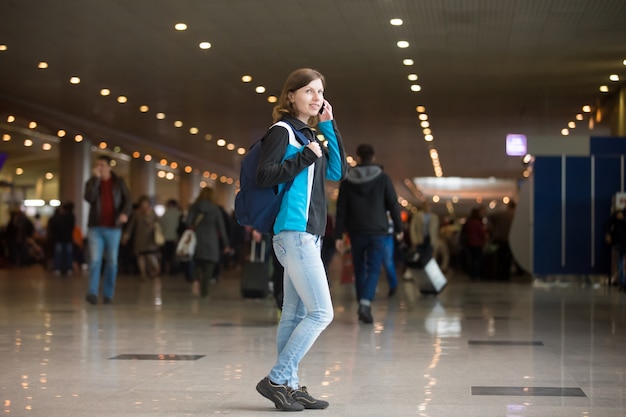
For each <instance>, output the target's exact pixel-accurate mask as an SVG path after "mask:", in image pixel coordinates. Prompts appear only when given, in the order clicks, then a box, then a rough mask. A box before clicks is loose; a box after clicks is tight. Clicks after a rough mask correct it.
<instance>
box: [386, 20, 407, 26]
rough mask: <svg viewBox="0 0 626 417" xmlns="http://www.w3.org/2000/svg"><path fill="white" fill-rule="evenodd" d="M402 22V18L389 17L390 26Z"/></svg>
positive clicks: (400, 24) (399, 24)
mask: <svg viewBox="0 0 626 417" xmlns="http://www.w3.org/2000/svg"><path fill="white" fill-rule="evenodd" d="M403 23H404V22H403V21H402V19H398V18H395V19H391V20H390V21H389V24H391V26H402V24H403Z"/></svg>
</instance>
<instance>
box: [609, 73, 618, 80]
mask: <svg viewBox="0 0 626 417" xmlns="http://www.w3.org/2000/svg"><path fill="white" fill-rule="evenodd" d="M609 80H611V81H619V75H617V74H611V75H609Z"/></svg>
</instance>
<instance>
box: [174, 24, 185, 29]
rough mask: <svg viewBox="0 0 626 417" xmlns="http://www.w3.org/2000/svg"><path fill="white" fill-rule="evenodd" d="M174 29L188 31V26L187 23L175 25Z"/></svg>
mask: <svg viewBox="0 0 626 417" xmlns="http://www.w3.org/2000/svg"><path fill="white" fill-rule="evenodd" d="M174 29H176V30H187V25H186V24H185V23H176V24H175V25H174Z"/></svg>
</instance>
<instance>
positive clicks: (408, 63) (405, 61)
mask: <svg viewBox="0 0 626 417" xmlns="http://www.w3.org/2000/svg"><path fill="white" fill-rule="evenodd" d="M402 64H404V65H406V66H407V67H410V66H411V65H414V64H415V61H413V60H412V59H410V58H407V59H404V60H402Z"/></svg>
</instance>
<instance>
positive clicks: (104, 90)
mask: <svg viewBox="0 0 626 417" xmlns="http://www.w3.org/2000/svg"><path fill="white" fill-rule="evenodd" d="M110 94H111V90H109V89H108V88H103V89H102V90H100V95H101V96H105V97H106V96H108V95H110Z"/></svg>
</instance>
